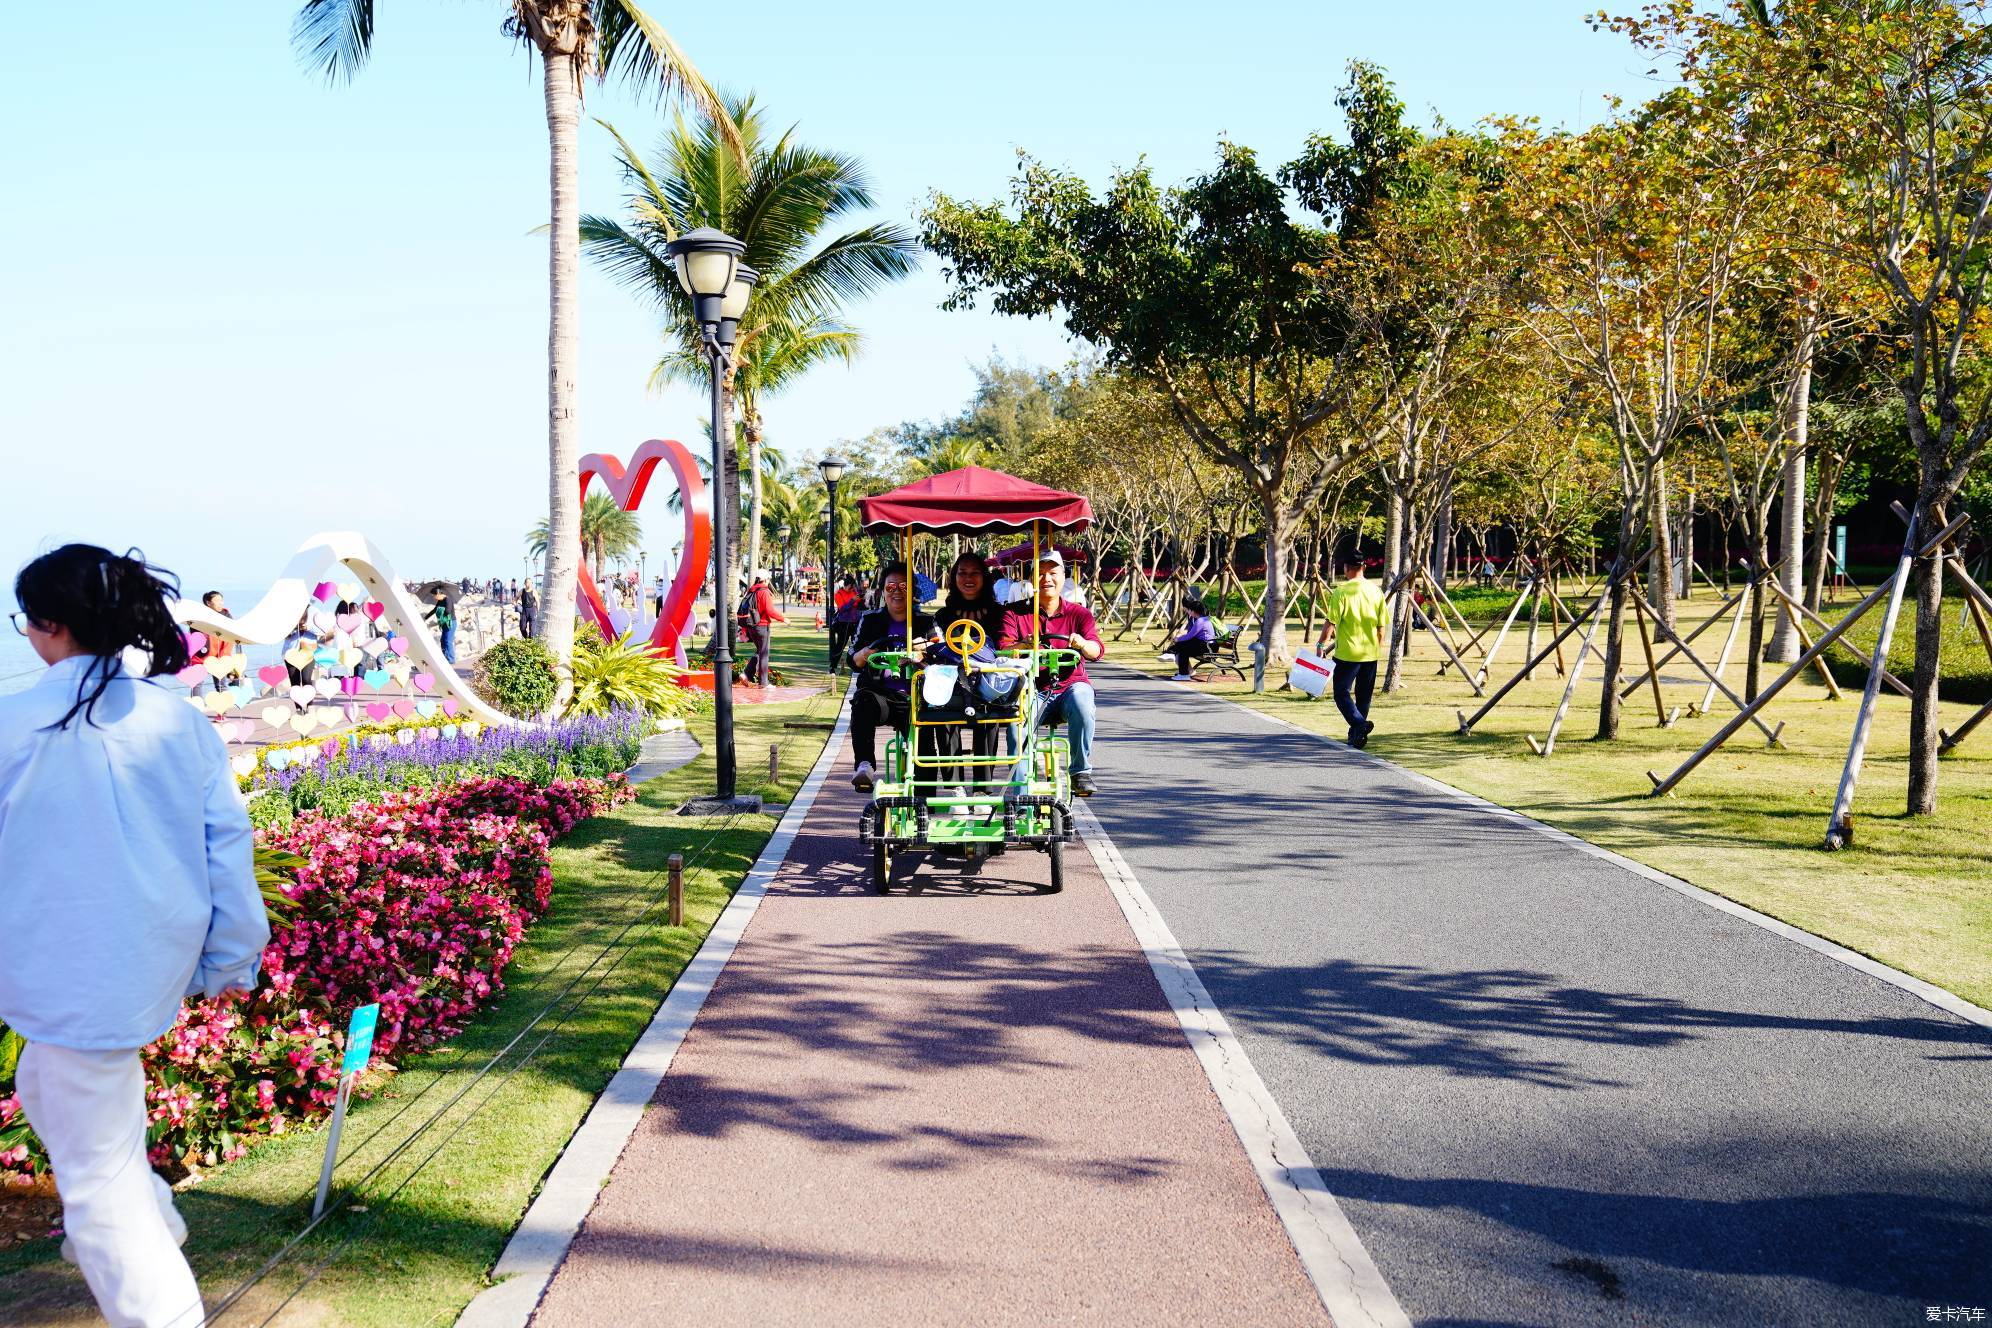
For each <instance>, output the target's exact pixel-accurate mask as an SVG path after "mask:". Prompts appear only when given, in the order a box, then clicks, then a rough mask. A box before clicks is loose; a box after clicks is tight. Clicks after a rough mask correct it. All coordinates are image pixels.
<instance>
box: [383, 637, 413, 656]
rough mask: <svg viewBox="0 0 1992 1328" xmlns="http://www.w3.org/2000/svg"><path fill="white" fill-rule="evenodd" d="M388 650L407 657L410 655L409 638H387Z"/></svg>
mask: <svg viewBox="0 0 1992 1328" xmlns="http://www.w3.org/2000/svg"><path fill="white" fill-rule="evenodd" d="M387 648H388V649H389V650H392V651H393V652H394V653H395V654H397V655H405V654H407V653H408V638H407V637H405V636H390V637H388V638H387Z"/></svg>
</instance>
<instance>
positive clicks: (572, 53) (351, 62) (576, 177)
mask: <svg viewBox="0 0 1992 1328" xmlns="http://www.w3.org/2000/svg"><path fill="white" fill-rule="evenodd" d="M502 7H503V9H504V10H505V15H506V16H505V22H504V31H505V34H506V35H507V36H508V37H511V38H513V39H514V40H516V41H519V42H522V43H524V44H525V45H527V46H528V47H530V48H532V49H533V50H534V51H535V52H536V53H537V54H538V55H539V57H540V74H541V83H542V89H543V92H544V96H545V102H546V130H547V144H548V149H549V152H550V155H551V162H552V170H551V191H550V192H551V211H550V214H549V223H550V224H549V227H548V234H549V237H550V243H549V245H548V269H549V271H548V277H549V286H550V292H551V298H550V300H549V320H548V321H549V335H548V339H547V510H548V512H550V513H551V514H552V516H551V526H552V535H553V538H552V540H551V549H550V552H549V556H548V558H547V563H546V593H545V594H544V595H543V596H542V598H541V608H540V613H541V617H540V628H539V630H540V635H541V637H542V638H543V639H544V640H545V641H546V644H547V647H548V648H549V649H550V650H552V652H553V655H554V658H555V659H556V660H557V661H558V662H559V665H560V668H561V670H562V683H561V686H562V689H563V695H564V694H565V690H566V689H567V688H568V687H569V686H571V683H570V681H569V679H568V669H569V665H570V662H571V659H572V656H573V652H574V592H575V575H576V571H575V563H574V559H575V556H576V553H577V552H578V550H579V547H580V524H579V513H578V510H577V504H576V503H575V501H574V499H575V489H576V485H575V478H576V475H577V467H578V466H579V464H580V449H579V447H578V446H577V440H578V438H579V432H578V426H577V424H576V422H575V386H574V380H575V373H576V369H577V367H578V363H579V359H580V345H579V332H578V328H579V323H578V318H577V309H578V305H579V290H580V272H579V266H580V233H579V230H578V224H577V223H578V217H579V214H578V211H577V208H576V199H577V198H578V196H579V194H580V171H579V168H578V165H577V156H576V150H575V143H576V138H577V131H578V129H579V125H580V111H581V92H582V87H583V85H584V83H585V82H586V80H587V79H588V78H589V77H590V76H593V77H595V78H597V79H598V80H599V79H601V78H605V77H607V76H610V75H615V76H617V77H619V78H621V79H622V80H623V81H624V82H626V83H629V84H631V85H634V86H636V87H638V88H643V89H647V90H650V91H652V92H655V93H656V94H658V95H660V96H671V97H677V96H683V97H685V98H687V99H689V100H690V101H691V102H692V103H693V104H694V105H696V106H699V107H700V108H702V109H708V110H717V108H718V105H719V99H718V98H717V97H716V96H715V95H714V94H713V91H712V89H711V88H710V87H709V86H708V85H707V83H706V81H705V78H704V76H703V75H701V74H700V73H699V71H698V70H697V69H695V68H693V67H692V64H691V62H690V61H689V60H687V59H686V58H685V53H684V52H683V51H681V50H679V49H678V46H677V43H675V42H674V41H672V40H671V35H670V34H669V33H668V32H666V31H665V30H664V28H663V27H662V26H660V25H659V24H658V22H657V20H656V19H654V18H652V17H651V16H650V15H649V14H647V13H645V12H644V10H643V9H642V8H641V7H640V6H638V5H637V4H636V3H634V0H508V2H507V3H505V4H503V6H502ZM376 9H377V5H376V3H375V0H305V2H304V4H303V6H302V7H301V8H300V9H299V10H298V13H297V19H296V23H295V25H294V27H293V30H292V35H293V39H294V41H295V44H296V47H297V50H298V53H299V55H300V56H301V57H302V58H303V59H304V61H305V62H306V64H308V65H309V66H311V67H312V68H314V69H318V70H321V71H323V72H324V74H325V75H326V76H327V77H328V78H332V79H350V78H352V77H353V76H354V75H355V74H356V73H358V72H359V69H360V67H361V66H362V65H364V64H365V63H366V62H367V57H368V56H369V55H370V54H371V53H372V51H373V39H374V19H375V14H376ZM729 123H730V122H729Z"/></svg>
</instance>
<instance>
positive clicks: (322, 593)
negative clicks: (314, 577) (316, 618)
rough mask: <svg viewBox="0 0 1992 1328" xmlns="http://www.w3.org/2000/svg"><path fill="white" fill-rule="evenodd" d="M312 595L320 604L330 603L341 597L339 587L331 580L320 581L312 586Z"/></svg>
mask: <svg viewBox="0 0 1992 1328" xmlns="http://www.w3.org/2000/svg"><path fill="white" fill-rule="evenodd" d="M311 597H312V598H313V599H315V600H317V601H318V602H319V603H320V604H330V603H331V602H332V601H333V600H335V599H337V598H339V587H337V586H335V585H333V584H332V583H331V582H330V581H320V582H319V583H318V584H317V585H316V586H314V587H313V588H312V591H311Z"/></svg>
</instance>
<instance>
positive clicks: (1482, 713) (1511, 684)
mask: <svg viewBox="0 0 1992 1328" xmlns="http://www.w3.org/2000/svg"><path fill="white" fill-rule="evenodd" d="M1554 602H1555V601H1554V600H1553V599H1552V600H1551V603H1552V604H1553V603H1554ZM1604 602H1605V597H1604V595H1603V594H1600V595H1599V596H1598V598H1596V599H1594V600H1592V601H1591V607H1590V608H1588V609H1586V610H1584V612H1583V613H1582V614H1581V615H1580V616H1579V617H1578V618H1577V619H1576V620H1575V621H1573V622H1572V623H1571V624H1570V625H1569V626H1568V627H1565V628H1564V629H1563V630H1562V631H1560V632H1558V633H1557V635H1556V639H1555V640H1553V641H1551V642H1550V643H1549V644H1548V645H1546V646H1544V647H1543V648H1542V649H1541V650H1540V651H1538V652H1537V653H1536V654H1535V655H1534V656H1532V657H1531V658H1530V659H1529V662H1528V663H1526V664H1524V665H1522V668H1521V671H1520V672H1519V673H1517V674H1515V676H1514V677H1512V678H1510V679H1508V681H1507V682H1505V683H1503V684H1501V688H1500V690H1499V691H1497V692H1495V693H1494V695H1492V696H1490V697H1488V698H1487V700H1486V702H1485V703H1484V704H1482V705H1481V707H1480V709H1478V710H1476V711H1474V712H1473V714H1472V715H1470V716H1467V717H1464V718H1462V719H1461V720H1460V721H1459V731H1460V732H1461V733H1470V732H1471V731H1472V730H1473V726H1474V725H1475V724H1478V723H1479V722H1480V721H1481V720H1483V719H1485V718H1486V717H1487V712H1488V711H1490V710H1492V709H1493V708H1494V707H1495V706H1497V705H1499V704H1500V702H1501V698H1502V697H1504V696H1506V695H1507V694H1508V693H1509V692H1512V691H1514V690H1515V688H1516V687H1518V686H1520V685H1521V681H1522V679H1524V678H1526V677H1528V676H1529V673H1530V672H1531V671H1532V670H1533V669H1534V668H1535V666H1536V665H1538V664H1540V663H1542V662H1543V660H1544V659H1545V658H1547V657H1548V655H1549V653H1550V651H1552V650H1556V651H1559V652H1560V651H1561V648H1562V646H1563V638H1564V637H1566V636H1570V635H1572V634H1573V633H1575V632H1576V630H1577V629H1578V628H1579V627H1582V626H1583V625H1584V620H1585V619H1587V618H1590V617H1592V616H1593V615H1595V614H1596V613H1597V612H1598V609H1599V608H1600V607H1601V606H1602V605H1603V604H1604Z"/></svg>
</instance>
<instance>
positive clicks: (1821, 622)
mask: <svg viewBox="0 0 1992 1328" xmlns="http://www.w3.org/2000/svg"><path fill="white" fill-rule="evenodd" d="M1766 584H1767V585H1769V586H1770V588H1771V593H1772V594H1773V595H1776V596H1777V597H1778V598H1779V599H1780V600H1783V601H1784V603H1785V605H1786V606H1787V607H1789V608H1795V609H1797V610H1798V614H1799V616H1800V617H1801V618H1804V619H1805V620H1806V621H1807V622H1809V623H1811V624H1812V625H1813V626H1815V627H1831V626H1832V624H1831V623H1829V622H1827V621H1826V620H1825V619H1824V618H1822V617H1820V616H1819V615H1818V614H1816V613H1814V612H1813V611H1812V610H1811V609H1808V608H1806V607H1805V605H1804V604H1803V603H1802V602H1800V601H1797V600H1793V599H1791V598H1789V597H1788V596H1786V594H1785V593H1784V587H1783V586H1780V585H1779V584H1778V583H1777V582H1776V581H1770V582H1766ZM1840 648H1841V649H1842V650H1844V651H1846V652H1847V653H1848V654H1850V655H1852V656H1853V657H1854V659H1855V660H1856V661H1857V662H1858V663H1859V664H1860V666H1861V667H1862V668H1864V669H1866V668H1872V667H1874V661H1873V660H1872V659H1870V658H1869V657H1868V653H1867V651H1865V650H1862V649H1861V648H1860V647H1859V646H1857V645H1855V644H1854V643H1853V642H1852V641H1842V642H1841V643H1840ZM1881 680H1882V681H1883V682H1884V683H1886V684H1887V685H1888V688H1889V690H1890V691H1893V692H1896V693H1898V694H1899V695H1902V696H1908V695H1911V693H1910V690H1909V684H1908V683H1906V682H1904V681H1902V679H1900V678H1898V677H1896V676H1895V675H1894V674H1892V673H1889V672H1887V671H1885V670H1884V671H1883V673H1882V675H1881Z"/></svg>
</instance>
